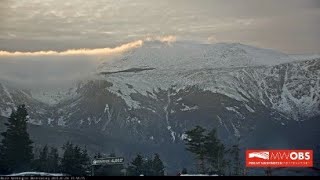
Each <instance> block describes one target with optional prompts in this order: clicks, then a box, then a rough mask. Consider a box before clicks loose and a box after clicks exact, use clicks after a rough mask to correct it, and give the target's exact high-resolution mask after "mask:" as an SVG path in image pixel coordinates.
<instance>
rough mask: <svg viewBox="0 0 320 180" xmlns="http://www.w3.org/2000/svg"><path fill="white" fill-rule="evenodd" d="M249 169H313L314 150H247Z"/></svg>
mask: <svg viewBox="0 0 320 180" xmlns="http://www.w3.org/2000/svg"><path fill="white" fill-rule="evenodd" d="M246 166H247V167H313V151H312V150H247V151H246Z"/></svg>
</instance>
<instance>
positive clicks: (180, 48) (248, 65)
mask: <svg viewBox="0 0 320 180" xmlns="http://www.w3.org/2000/svg"><path fill="white" fill-rule="evenodd" d="M319 57H320V56H317V55H312V56H310V57H307V56H303V58H302V56H297V55H296V56H291V55H290V56H289V55H286V54H283V53H280V52H276V51H273V50H266V49H259V48H255V47H251V46H247V45H242V44H225V43H220V44H215V45H208V44H192V43H173V44H170V45H169V44H163V43H157V42H147V43H146V44H144V45H143V46H142V47H141V48H139V49H136V50H133V51H131V52H129V53H127V54H125V55H124V56H123V57H122V58H121V59H116V60H113V61H107V62H105V63H104V64H103V65H101V66H100V67H99V72H100V73H101V74H103V76H104V77H105V80H107V81H109V82H111V83H113V86H112V87H110V88H109V90H111V91H112V92H113V93H115V94H117V95H119V96H121V97H122V98H123V99H124V100H125V101H126V103H127V104H128V105H129V106H130V107H132V108H136V109H137V108H141V105H140V103H139V102H137V101H134V100H133V99H132V97H131V95H132V94H134V93H137V92H139V93H140V94H142V95H144V96H151V97H153V98H156V97H155V93H156V92H158V90H160V89H163V90H167V89H169V88H174V89H176V90H179V89H184V88H185V87H187V86H197V87H200V88H202V89H204V90H209V91H212V92H217V93H221V94H225V95H227V96H229V97H231V98H234V99H236V100H240V101H247V100H248V99H251V98H254V99H256V100H258V101H260V102H261V103H262V104H264V105H265V106H270V107H272V108H274V109H277V110H279V111H280V112H284V113H286V114H287V115H290V116H293V118H294V119H296V120H298V119H299V116H305V115H307V116H309V115H311V116H312V115H314V114H318V113H319V108H318V104H319V99H320V98H319V77H320V72H319V69H317V68H319V59H320V58H319ZM308 60H310V61H312V60H314V61H312V62H310V64H308V63H305V61H308ZM310 68H311V69H312V68H313V70H312V71H311V70H310ZM307 82H308V83H307ZM273 83H277V85H274V84H273ZM280 86H281V87H280ZM302 88H304V90H301V89H302ZM298 91H301V92H300V95H297V93H298ZM301 93H302V94H301ZM298 96H299V97H298ZM291 102H292V103H291ZM292 111H294V112H296V113H292ZM310 113H311V114H310Z"/></svg>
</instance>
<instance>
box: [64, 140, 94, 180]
mask: <svg viewBox="0 0 320 180" xmlns="http://www.w3.org/2000/svg"><path fill="white" fill-rule="evenodd" d="M63 149H64V153H63V157H62V159H61V170H62V172H64V173H67V174H70V175H74V176H84V175H86V171H87V170H88V169H89V167H90V158H89V156H88V153H87V150H86V149H83V150H82V149H81V148H80V147H79V146H77V145H73V144H72V143H70V142H67V143H66V144H65V145H64V146H63Z"/></svg>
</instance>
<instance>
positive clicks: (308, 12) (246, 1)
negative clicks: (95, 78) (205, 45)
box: [0, 0, 320, 53]
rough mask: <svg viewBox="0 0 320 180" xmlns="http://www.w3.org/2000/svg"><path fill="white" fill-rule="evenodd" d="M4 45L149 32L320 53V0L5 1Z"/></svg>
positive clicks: (26, 46) (90, 44) (0, 26)
mask: <svg viewBox="0 0 320 180" xmlns="http://www.w3.org/2000/svg"><path fill="white" fill-rule="evenodd" d="M0 3H1V6H0V50H5V51H39V50H58V51H62V50H66V49H77V48H103V47H114V46H119V45H121V44H123V43H128V42H131V41H136V40H139V39H143V38H145V37H148V36H151V37H152V36H163V35H173V36H176V37H177V39H178V40H194V41H202V42H211V43H215V42H240V43H244V44H250V45H255V46H259V47H266V48H272V49H278V50H280V51H283V52H288V53H320V0H93V1H84V0H69V1H66V0H0Z"/></svg>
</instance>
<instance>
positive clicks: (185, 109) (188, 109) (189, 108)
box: [180, 103, 199, 111]
mask: <svg viewBox="0 0 320 180" xmlns="http://www.w3.org/2000/svg"><path fill="white" fill-rule="evenodd" d="M182 106H183V109H180V110H181V111H192V110H197V109H199V107H198V106H193V107H189V106H187V105H185V104H184V103H182Z"/></svg>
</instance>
